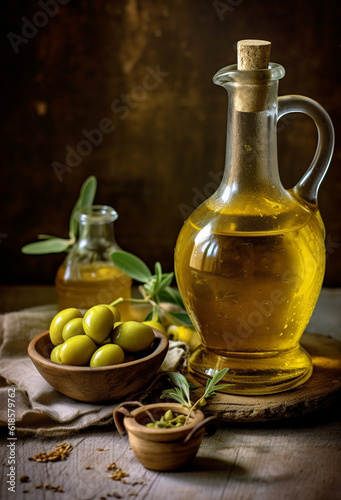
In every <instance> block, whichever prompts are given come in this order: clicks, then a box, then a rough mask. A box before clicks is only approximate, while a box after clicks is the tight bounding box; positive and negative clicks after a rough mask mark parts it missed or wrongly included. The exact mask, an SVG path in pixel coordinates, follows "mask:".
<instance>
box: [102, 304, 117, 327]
mask: <svg viewBox="0 0 341 500" xmlns="http://www.w3.org/2000/svg"><path fill="white" fill-rule="evenodd" d="M105 306H106V307H109V309H110V311H111V312H112V313H113V316H114V322H113V324H115V323H117V321H120V320H121V313H120V311H119V310H118V309H116V307H115V306H111V305H110V304H105Z"/></svg>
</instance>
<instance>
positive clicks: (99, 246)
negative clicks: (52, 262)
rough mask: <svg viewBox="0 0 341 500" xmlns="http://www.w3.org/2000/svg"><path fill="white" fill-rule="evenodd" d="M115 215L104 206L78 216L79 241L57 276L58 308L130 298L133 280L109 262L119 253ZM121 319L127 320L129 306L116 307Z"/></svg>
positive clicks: (94, 207)
mask: <svg viewBox="0 0 341 500" xmlns="http://www.w3.org/2000/svg"><path fill="white" fill-rule="evenodd" d="M117 218H118V214H117V212H116V211H115V210H114V209H113V208H111V207H109V206H106V205H93V206H90V207H87V208H84V209H82V211H81V212H80V213H79V214H78V221H79V238H78V241H77V243H76V244H75V245H74V246H73V248H72V249H71V251H70V253H69V254H68V255H67V256H66V258H65V260H64V262H63V263H62V265H61V266H60V268H59V269H58V272H57V276H56V290H57V294H58V306H59V309H65V308H67V307H78V308H84V309H88V308H89V307H92V306H94V305H96V304H109V303H110V302H113V301H114V300H115V299H117V298H119V297H124V298H128V297H130V296H131V286H132V280H131V278H130V277H129V276H126V275H125V274H123V273H122V271H120V270H119V269H118V268H117V267H116V266H115V265H114V264H113V262H112V261H111V258H110V253H111V252H112V251H113V250H119V249H120V247H119V246H118V244H117V242H116V240H115V235H114V221H115V220H116V219H117ZM118 309H119V310H120V312H121V316H122V318H123V320H126V319H129V303H123V304H120V305H119V306H118Z"/></svg>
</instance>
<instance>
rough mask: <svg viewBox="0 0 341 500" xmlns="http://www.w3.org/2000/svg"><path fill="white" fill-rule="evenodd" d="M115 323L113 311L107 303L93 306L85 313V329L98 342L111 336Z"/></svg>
mask: <svg viewBox="0 0 341 500" xmlns="http://www.w3.org/2000/svg"><path fill="white" fill-rule="evenodd" d="M113 324H114V316H113V313H112V311H111V309H110V308H109V307H107V306H105V305H99V306H93V307H91V308H90V309H89V310H88V311H87V312H86V313H85V314H84V318H83V328H84V331H85V333H86V334H87V335H88V336H89V337H90V338H91V339H92V340H94V341H95V342H97V344H100V343H101V342H103V341H104V340H105V339H107V338H108V337H109V335H110V332H111V330H112V328H113Z"/></svg>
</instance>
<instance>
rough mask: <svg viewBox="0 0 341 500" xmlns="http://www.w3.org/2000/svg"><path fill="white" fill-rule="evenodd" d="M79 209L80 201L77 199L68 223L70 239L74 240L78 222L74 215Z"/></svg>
mask: <svg viewBox="0 0 341 500" xmlns="http://www.w3.org/2000/svg"><path fill="white" fill-rule="evenodd" d="M80 208H81V200H80V198H78V200H77V201H76V203H75V205H74V207H73V209H72V212H71V215H70V222H69V236H70V238H76V236H77V233H78V220H77V218H76V214H77V212H78V211H79V209H80Z"/></svg>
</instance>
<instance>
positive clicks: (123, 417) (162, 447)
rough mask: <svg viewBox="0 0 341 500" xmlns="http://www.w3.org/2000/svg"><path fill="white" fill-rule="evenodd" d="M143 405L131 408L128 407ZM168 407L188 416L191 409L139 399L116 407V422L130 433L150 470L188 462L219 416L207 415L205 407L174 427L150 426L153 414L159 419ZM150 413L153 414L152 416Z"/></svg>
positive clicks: (177, 404)
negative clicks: (182, 423) (147, 425)
mask: <svg viewBox="0 0 341 500" xmlns="http://www.w3.org/2000/svg"><path fill="white" fill-rule="evenodd" d="M131 405H134V406H139V407H138V408H136V409H135V410H133V411H131V412H130V411H129V410H128V409H127V408H126V407H127V406H131ZM167 410H172V412H173V413H174V414H179V413H180V414H183V415H188V413H189V410H188V409H187V408H185V407H183V406H182V405H181V404H180V403H155V404H150V405H142V404H141V403H139V402H138V401H128V402H125V403H122V404H121V405H119V406H118V407H117V408H115V410H114V422H115V425H116V428H117V430H118V431H119V433H120V434H125V432H127V433H128V437H129V442H130V445H131V447H132V450H133V452H134V454H135V457H136V458H137V459H138V460H139V462H141V464H142V465H143V466H144V467H146V468H147V469H151V470H157V471H169V470H177V469H180V468H181V467H183V466H185V465H186V464H188V463H189V462H190V461H191V460H193V458H194V457H195V455H196V454H197V452H198V450H199V447H200V445H201V442H202V439H203V437H204V432H205V429H204V428H205V426H206V425H207V423H208V422H209V421H211V420H214V419H216V417H208V418H206V419H205V416H204V414H203V412H202V411H201V410H195V411H194V412H193V413H192V418H191V420H190V422H189V423H188V424H186V425H183V426H181V427H177V428H173V429H155V428H150V427H146V425H145V424H146V423H147V422H150V421H151V419H150V416H149V415H150V414H151V415H152V416H153V417H154V419H156V420H158V419H159V418H160V417H161V416H162V415H164V413H165V412H166V411H167ZM148 413H149V415H148Z"/></svg>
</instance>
